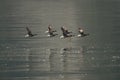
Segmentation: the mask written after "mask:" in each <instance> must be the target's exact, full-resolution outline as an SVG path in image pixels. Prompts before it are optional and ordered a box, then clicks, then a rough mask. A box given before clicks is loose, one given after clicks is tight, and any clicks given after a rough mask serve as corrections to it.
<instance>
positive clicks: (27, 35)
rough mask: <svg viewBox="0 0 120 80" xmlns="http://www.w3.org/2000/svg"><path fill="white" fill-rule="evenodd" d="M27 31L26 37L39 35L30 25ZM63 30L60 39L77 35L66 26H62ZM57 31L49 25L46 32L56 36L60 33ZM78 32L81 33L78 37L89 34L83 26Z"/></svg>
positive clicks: (48, 34)
mask: <svg viewBox="0 0 120 80" xmlns="http://www.w3.org/2000/svg"><path fill="white" fill-rule="evenodd" d="M26 31H27V34H26V35H25V38H28V37H33V36H36V35H37V34H33V33H32V32H31V30H30V29H29V28H28V27H26ZM61 31H62V36H60V39H64V38H68V37H75V35H73V34H72V32H70V31H68V30H67V28H66V27H65V26H62V27H61ZM56 32H57V31H56V30H53V28H52V26H51V25H49V26H48V30H47V31H45V33H46V34H47V36H48V37H54V36H56V35H58V34H57V33H56ZM78 33H79V34H78V35H76V37H84V36H87V35H89V34H88V33H87V34H86V33H84V30H83V29H82V28H78Z"/></svg>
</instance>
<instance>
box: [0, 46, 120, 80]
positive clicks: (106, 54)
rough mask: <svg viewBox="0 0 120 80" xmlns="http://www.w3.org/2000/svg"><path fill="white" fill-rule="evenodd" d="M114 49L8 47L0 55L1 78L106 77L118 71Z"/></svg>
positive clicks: (24, 79)
mask: <svg viewBox="0 0 120 80" xmlns="http://www.w3.org/2000/svg"><path fill="white" fill-rule="evenodd" d="M104 49H105V51H104ZM114 52H118V53H119V50H117V49H111V48H110V47H109V48H107V47H103V48H100V47H98V48H97V47H77V48H72V47H70V48H61V49H59V48H53V49H39V48H24V49H12V50H11V49H9V48H8V49H7V50H6V51H1V54H0V65H1V66H0V69H1V70H0V74H1V75H0V77H3V78H1V79H2V80H16V79H17V80H20V79H23V80H42V79H45V80H49V79H50V80H56V79H60V80H61V79H65V80H67V79H69V80H73V79H74V80H79V79H84V80H86V79H87V80H91V79H92V80H96V79H99V78H100V77H101V78H103V79H105V78H107V77H108V76H110V75H115V74H116V75H117V74H118V73H119V72H120V70H119V67H120V64H119V61H120V56H119V54H118V53H114ZM113 53H114V54H113ZM11 73H12V74H11ZM102 74H103V75H102ZM98 75H99V76H98ZM116 75H115V76H116ZM93 76H94V77H93ZM97 76H98V77H97ZM104 77H105V78H104ZM111 78H112V79H114V77H111ZM112 79H110V80H112Z"/></svg>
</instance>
